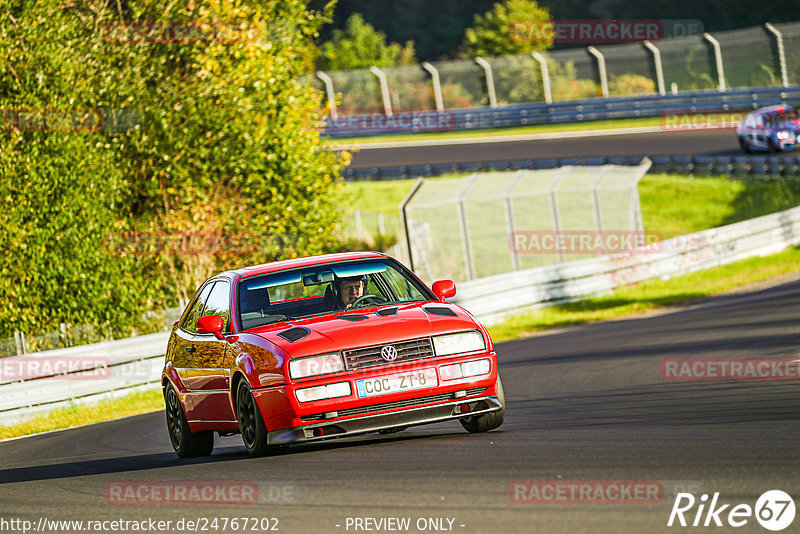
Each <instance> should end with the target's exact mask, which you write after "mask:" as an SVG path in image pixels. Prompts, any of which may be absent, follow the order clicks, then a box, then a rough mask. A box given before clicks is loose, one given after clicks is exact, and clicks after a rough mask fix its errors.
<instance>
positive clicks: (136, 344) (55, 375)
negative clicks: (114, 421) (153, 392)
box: [0, 332, 169, 425]
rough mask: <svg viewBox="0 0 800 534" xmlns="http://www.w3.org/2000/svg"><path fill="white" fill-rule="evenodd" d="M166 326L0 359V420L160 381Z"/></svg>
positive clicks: (16, 418) (5, 422)
mask: <svg viewBox="0 0 800 534" xmlns="http://www.w3.org/2000/svg"><path fill="white" fill-rule="evenodd" d="M168 339H169V332H160V333H157V334H150V335H146V336H138V337H133V338H128V339H121V340H117V341H106V342H103V343H95V344H92V345H81V346H77V347H70V348H66V349H58V350H49V351H44V352H38V353H32V354H25V355H22V356H11V357H8V358H2V359H0V424H3V425H9V424H14V423H17V422H21V421H25V420H27V419H30V418H32V417H35V416H37V415H40V414H43V413H47V412H49V411H51V410H54V409H56V408H62V407H66V406H69V405H70V404H72V403H78V404H90V403H95V402H98V401H100V400H102V399H105V398H113V397H116V396H121V395H126V394H128V393H131V392H133V391H139V390H147V389H156V388H158V387H160V376H161V370H162V368H163V367H164V354H165V352H166V348H167V340H168Z"/></svg>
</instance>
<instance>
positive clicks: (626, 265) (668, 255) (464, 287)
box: [453, 207, 800, 324]
mask: <svg viewBox="0 0 800 534" xmlns="http://www.w3.org/2000/svg"><path fill="white" fill-rule="evenodd" d="M798 243H800V207H797V208H792V209H790V210H786V211H782V212H779V213H773V214H770V215H764V216H762V217H758V218H755V219H751V220H748V221H742V222H738V223H734V224H730V225H727V226H722V227H719V228H713V229H711V230H704V231H702V232H696V233H693V234H688V235H685V236H681V237H677V238H673V239H668V240H665V241H661V242H660V243H658V244H657V246H654V248H653V249H651V250H649V251H641V252H632V253H629V254H615V255H606V256H600V257H597V258H590V259H586V260H577V261H572V262H569V263H563V264H559V265H548V266H544V267H536V268H533V269H528V270H525V271H514V272H511V273H507V274H501V275H495V276H491V277H486V278H481V279H479V280H473V281H470V282H463V283H461V284H459V285H458V293H457V294H456V297H454V298H453V302H455V303H457V304H459V305H461V306H464V307H465V308H467V309H468V310H470V311H471V312H472V313H473V314H474V315H475V316H476V317H477V318H478V319H479V320H480V321H482V322H483V323H484V324H493V323H496V322H497V321H500V320H502V319H503V318H505V317H507V316H509V315H512V314H516V313H520V312H521V311H525V310H530V309H536V308H539V307H542V306H546V305H549V304H554V303H558V302H567V301H572V300H579V299H581V298H584V297H587V296H589V295H595V294H601V293H607V292H610V291H613V290H614V289H616V288H618V287H620V286H624V285H628V284H633V283H637V282H641V281H644V280H649V279H652V278H658V277H662V276H670V277H671V276H677V275H681V274H686V273H689V272H693V271H697V270H701V269H707V268H709V267H715V266H717V265H725V264H727V263H731V262H734V261H738V260H741V259H745V258H749V257H753V256H760V255H766V254H771V253H775V252H779V251H781V250H783V249H785V248H786V247H788V246H792V245H797V244H798Z"/></svg>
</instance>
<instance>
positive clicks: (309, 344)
mask: <svg viewBox="0 0 800 534" xmlns="http://www.w3.org/2000/svg"><path fill="white" fill-rule="evenodd" d="M392 308H396V309H397V312H396V313H395V314H392V315H378V314H376V312H380V313H386V312H387V311H390V310H391V309H392ZM445 314H447V315H445ZM450 314H455V315H450ZM358 316H361V317H366V319H360V318H359V317H358ZM342 317H348V318H350V319H353V318H358V319H360V320H348V319H343V318H342ZM297 328H301V329H307V330H308V332H304V331H302V330H297V331H295V332H289V331H291V330H292V329H297ZM476 328H478V326H477V324H476V322H475V320H474V319H473V318H472V317H471V316H470V315H469V314H467V313H466V312H465V311H464V310H463V309H461V308H460V307H458V306H456V305H454V304H449V303H446V302H423V303H413V304H404V305H391V306H381V307H378V308H365V309H359V310H356V311H348V312H339V313H332V314H328V315H323V316H319V317H309V318H307V319H299V320H293V321H283V322H281V323H276V324H271V325H266V326H263V327H259V328H254V329H251V330H249V331H248V332H249V333H252V334H257V335H259V336H261V337H263V338H264V339H266V340H268V341H269V342H271V343H274V344H276V345H278V346H279V347H281V348H282V349H284V350H285V351H286V353H287V354H289V355H290V356H291V357H298V356H310V355H313V354H322V353H325V352H334V351H339V350H342V349H349V348H356V347H368V346H371V345H382V344H385V343H393V342H397V341H402V340H404V339H415V338H422V337H428V336H431V335H435V334H446V333H449V332H458V331H461V330H474V329H476ZM281 334H283V335H281ZM291 334H295V335H291ZM299 336H302V337H299ZM287 338H289V339H287ZM291 339H295V340H294V341H291Z"/></svg>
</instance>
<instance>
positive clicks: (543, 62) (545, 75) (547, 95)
mask: <svg viewBox="0 0 800 534" xmlns="http://www.w3.org/2000/svg"><path fill="white" fill-rule="evenodd" d="M531 56H533V59H535V60H536V61H538V62H539V67H541V69H542V85H543V86H544V101H545V103H547V104H552V103H553V93H552V92H551V91H550V69H549V68H548V67H547V58H545V57H544V56H543V55H542V54H540V53H539V52H531Z"/></svg>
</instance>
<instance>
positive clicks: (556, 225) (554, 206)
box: [550, 167, 569, 263]
mask: <svg viewBox="0 0 800 534" xmlns="http://www.w3.org/2000/svg"><path fill="white" fill-rule="evenodd" d="M559 170H560V172H559V174H558V175H557V176H556V177H555V178H554V179H553V182H552V183H551V184H550V212H551V213H550V214H551V215H552V216H553V229H554V230H555V232H556V238H558V236H559V235H560V234H561V215H560V213H559V210H558V199H557V198H556V194H557V193H556V190H557V189H558V186H559V185H561V182H562V181H563V180H564V178H566V177H567V174H569V167H561V169H559ZM558 261H559V263H564V251H563V250H562V249H561V247H559V249H558Z"/></svg>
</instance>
